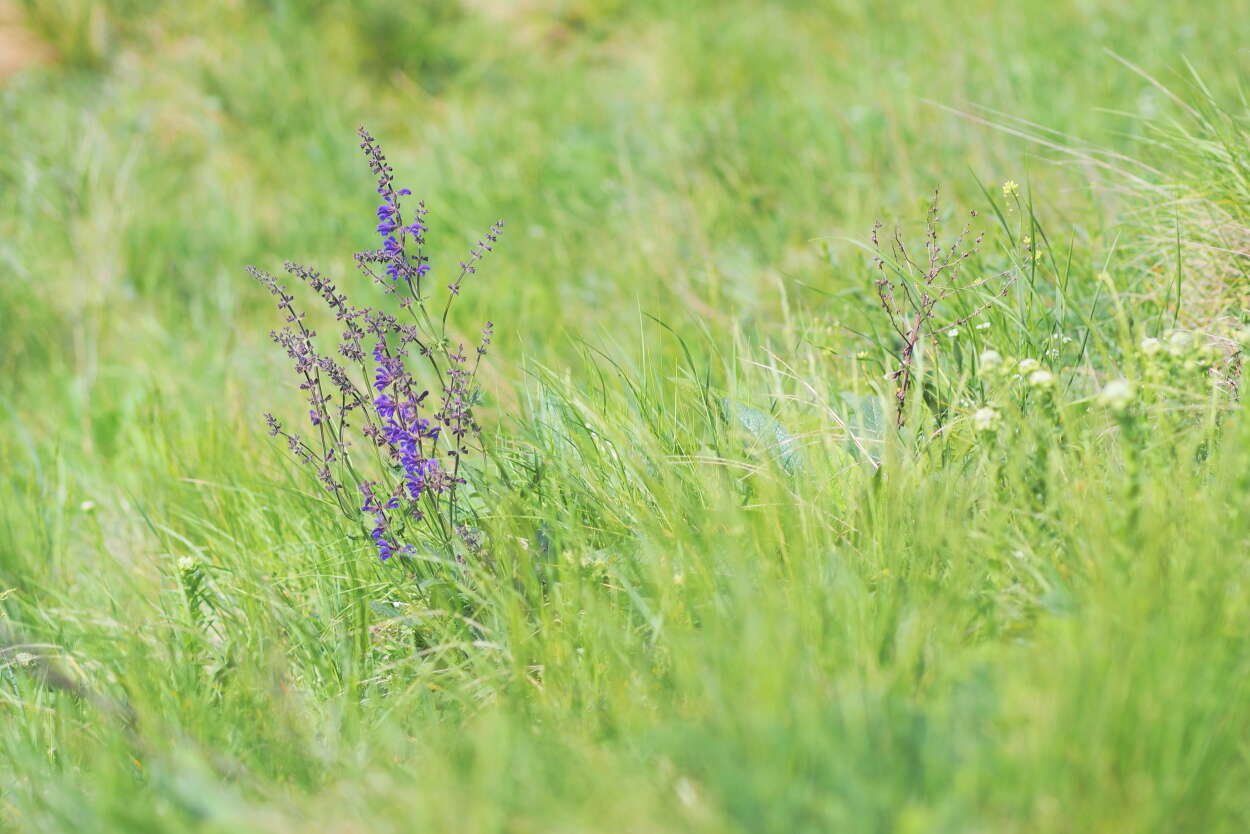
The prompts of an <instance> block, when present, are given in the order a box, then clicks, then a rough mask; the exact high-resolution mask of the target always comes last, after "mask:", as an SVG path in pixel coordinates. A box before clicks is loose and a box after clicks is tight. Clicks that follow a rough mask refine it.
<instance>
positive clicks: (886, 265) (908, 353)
mask: <svg viewBox="0 0 1250 834" xmlns="http://www.w3.org/2000/svg"><path fill="white" fill-rule="evenodd" d="M972 216H974V217H975V216H976V212H975V211H974V212H972ZM938 226H939V221H938V195H937V192H934V194H933V200H932V202H931V203H930V204H929V211H928V214H927V216H926V222H925V241H924V254H923V256H917V255H913V254H912V252H911V250H909V249H908V247H907V245H906V244H904V243H903V238H902V233H901V231H899V230H898V228H897V227H896V228H895V230H894V234H893V236H892V238H891V239H890V240H889V242H888V244H887V247H886V248H885V249H883V248H882V245H881V229H882V224H881V223H879V222H878V223H877V224H876V225H875V226H873V229H872V246H873V249H874V250H875V255H874V257H873V263H874V264H875V265H876V267H877V269H878V270H879V272H880V275H881V277H880V278H878V279H877V281H876V288H877V297H878V298H879V299H880V302H881V309H882V310H883V311H884V312H885V315H886V318H887V319H888V320H889V323H890V327H891V329H892V330H893V331H894V332H895V334H896V335H897V336H898V339H899V342H898V343H897V356H896V358H897V360H898V366H897V368H896V369H895V370H893V371H891V372H890V373H889V374H888V378H889V379H890V380H892V381H894V382H895V384H896V388H895V391H894V399H895V407H896V418H895V419H896V422H897V425H898V426H899V427H900V428H901V427H902V426H903V423H904V421H905V420H906V418H907V400H908V395H909V394H910V392H911V388H912V383H913V377H914V369H915V361H916V353H917V350H918V349H919V347H920V345H921V343H922V342H923V341H924V340H926V339H928V338H930V337H932V336H936V335H940V334H942V333H947V332H950V331H953V330H955V329H956V328H959V327H963V326H964V325H966V324H968V323H969V322H970V321H972V320H973V319H975V318H977V317H978V316H980V315H981V314H982V313H984V312H985V311H986V310H988V309H989V308H990V306H991V305H993V303H994V301H995V299H997V298H1001V297H1002V296H1004V295H1006V294H1007V292H1008V290H1010V289H1011V286H1012V284H1013V283H1014V282H1015V279H1016V277H1017V272H1016V270H1015V269H1014V268H1011V269H1007V270H1005V271H1003V272H999V273H997V274H994V275H989V276H985V277H981V278H972V279H965V278H964V276H963V274H962V272H963V270H964V267H965V266H966V264H967V262H968V261H969V260H970V259H971V258H973V257H974V256H975V255H976V254H977V253H978V252H979V251H980V249H981V243H982V241H983V240H984V238H985V235H984V233H981V234H978V235H977V236H976V237H975V238H974V239H972V240H971V241H970V240H969V239H968V235H969V233H970V227H969V226H965V227H964V228H963V229H962V230H960V232H959V234H958V235H957V236H956V237H955V239H954V240H953V241H951V242H950V243H949V244H948V245H946V246H943V245H942V244H941V243H940V242H939V240H938ZM982 288H986V289H988V290H989V293H990V295H989V297H988V298H984V299H983V300H982V301H980V302H979V303H977V304H976V305H975V306H974V307H973V308H972V310H971V311H970V312H966V313H965V314H963V315H962V316H960V317H958V318H956V319H955V320H954V321H943V320H942V318H943V315H942V314H943V302H947V301H950V300H951V299H953V298H954V297H956V296H958V295H962V294H965V293H969V292H972V291H975V290H978V289H982ZM965 309H966V308H965Z"/></svg>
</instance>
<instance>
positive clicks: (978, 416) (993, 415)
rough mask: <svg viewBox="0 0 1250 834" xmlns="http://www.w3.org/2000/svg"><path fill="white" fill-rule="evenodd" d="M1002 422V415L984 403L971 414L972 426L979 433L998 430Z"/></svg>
mask: <svg viewBox="0 0 1250 834" xmlns="http://www.w3.org/2000/svg"><path fill="white" fill-rule="evenodd" d="M1002 424H1003V416H1002V415H1001V414H999V413H998V409H996V408H994V406H992V405H984V406H981V407H980V408H978V409H977V410H976V411H975V412H973V414H972V427H973V428H974V429H976V430H977V431H978V432H981V433H989V432H995V431H998V428H999V426H1001V425H1002Z"/></svg>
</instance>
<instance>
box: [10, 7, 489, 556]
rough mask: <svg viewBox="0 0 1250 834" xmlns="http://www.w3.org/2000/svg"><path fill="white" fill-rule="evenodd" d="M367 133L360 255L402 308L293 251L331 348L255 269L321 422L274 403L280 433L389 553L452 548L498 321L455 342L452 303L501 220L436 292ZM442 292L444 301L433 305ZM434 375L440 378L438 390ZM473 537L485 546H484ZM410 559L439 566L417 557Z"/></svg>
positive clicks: (409, 209) (417, 225) (412, 214)
mask: <svg viewBox="0 0 1250 834" xmlns="http://www.w3.org/2000/svg"><path fill="white" fill-rule="evenodd" d="M0 2H3V0H0ZM359 136H360V147H361V150H363V151H364V154H365V158H366V159H367V161H368V164H369V170H370V171H371V172H372V174H373V176H374V178H375V182H376V185H377V193H378V195H379V197H378V200H377V202H376V203H374V204H373V205H375V206H376V208H375V214H376V216H377V221H376V223H377V225H376V231H377V233H378V235H379V236H380V239H381V242H380V244H379V246H378V248H376V249H370V250H368V251H365V252H359V253H357V254H356V258H355V263H356V267H357V268H358V269H359V270H360V271H361V272H363V273H364V274H365V275H366V276H368V277H369V278H371V279H372V280H373V281H375V282H376V283H377V284H378V285H380V286H381V287H382V289H383V291H384V292H385V293H387V294H388V295H393V296H396V298H395V299H393V300H392V301H393V302H394V306H396V307H397V308H398V312H400V313H402V314H403V315H402V316H401V317H397V316H396V315H395V314H393V313H392V312H388V311H387V310H386V309H381V308H371V307H356V306H353V305H352V304H350V303H349V301H348V298H347V295H346V294H345V293H342V292H340V291H339V289H338V288H337V287H336V286H335V284H334V282H333V281H331V280H330V279H329V278H327V277H326V276H325V275H322V274H321V273H320V272H318V271H316V270H315V269H311V268H309V267H305V266H301V265H299V264H295V263H290V262H288V263H286V264H284V267H285V269H286V271H287V272H288V273H289V274H290V275H291V276H292V277H293V278H295V279H296V280H297V281H298V282H299V283H301V284H303V285H305V286H307V287H308V288H310V289H311V290H312V291H313V292H314V293H315V294H316V296H317V297H318V298H319V299H320V300H321V301H323V302H324V303H325V304H326V305H327V306H328V307H329V312H330V313H331V314H332V316H333V320H334V321H335V322H337V326H338V327H340V328H341V332H340V333H336V334H335V335H334V336H333V340H332V342H331V343H330V347H329V352H328V353H323V352H322V350H323V348H322V346H321V345H320V344H319V341H320V340H319V339H318V336H317V333H316V332H315V331H314V330H313V329H312V326H311V318H310V317H309V316H308V315H307V314H306V313H305V312H304V311H303V310H301V309H299V307H297V305H296V302H295V294H294V293H293V292H292V291H291V290H289V289H288V287H287V286H286V285H285V284H283V283H281V282H279V281H278V279H276V278H274V276H272V275H269V274H268V273H265V272H261V271H260V270H256V269H253V268H251V267H249V272H251V274H252V276H253V277H254V278H255V279H256V280H257V281H259V282H260V283H261V284H262V285H263V286H264V287H265V288H266V289H267V290H268V291H269V292H270V294H271V295H272V296H273V297H274V299H275V300H276V302H277V307H278V310H279V312H280V314H281V316H282V318H283V320H284V322H285V323H284V324H283V325H281V326H280V328H279V329H277V330H274V331H273V332H272V333H271V334H270V335H271V338H272V339H273V341H274V342H276V343H277V344H278V346H279V347H281V348H282V349H283V350H284V351H285V353H286V355H287V357H288V358H289V359H290V361H291V364H292V366H293V367H294V371H295V375H296V382H297V384H298V387H299V390H300V393H301V395H302V397H303V399H304V405H303V406H302V410H303V411H306V412H307V414H308V419H309V422H310V423H311V425H312V431H311V432H308V433H307V434H306V435H303V436H301V435H299V434H296V433H295V432H294V431H292V430H291V429H290V428H288V427H286V426H284V424H283V423H282V422H280V421H279V420H278V418H277V417H275V416H273V415H266V416H265V423H266V426H267V428H268V430H269V434H270V435H271V436H273V437H274V438H275V441H276V442H279V443H281V444H282V445H283V446H284V447H285V448H286V449H287V450H288V451H289V452H290V454H291V455H293V456H294V458H295V459H296V460H297V461H298V462H299V463H300V465H301V466H304V467H307V471H308V473H309V474H310V475H312V476H315V477H316V478H317V479H318V480H319V481H320V482H321V484H322V485H323V486H324V488H325V490H326V491H327V492H328V494H329V495H330V497H331V503H332V504H334V505H337V509H338V510H339V511H341V512H342V514H343V515H344V516H345V517H347V518H348V519H350V520H351V521H352V522H353V524H357V525H359V529H360V530H361V532H363V533H364V534H365V535H367V536H368V538H369V540H370V543H371V546H372V548H374V549H376V551H377V554H378V558H380V559H381V560H383V561H386V560H388V559H391V558H392V557H394V556H400V557H405V556H409V555H412V554H415V553H417V552H419V551H418V549H417V546H416V545H417V544H418V543H419V542H422V541H425V540H427V539H436V540H438V541H439V546H440V547H442V546H449V545H451V544H452V543H451V542H449V541H448V536H449V535H457V534H458V535H461V536H462V537H463V536H464V535H465V534H464V532H463V531H465V530H469V529H470V528H469V527H468V526H467V525H466V524H465V519H467V517H468V515H469V514H470V513H471V512H473V510H472V509H470V508H469V507H468V506H466V504H465V502H464V500H463V498H461V499H459V500H458V499H457V489H458V487H459V486H460V485H464V484H467V483H468V478H469V474H468V471H469V470H467V469H465V468H464V467H463V466H462V461H463V460H464V456H465V455H468V454H470V453H471V452H472V451H473V450H474V449H475V448H476V446H477V443H476V442H475V441H477V440H478V438H480V433H481V430H480V427H479V426H478V424H477V422H476V421H475V420H474V415H473V407H474V404H475V403H476V402H477V399H478V383H477V379H478V377H477V372H478V361H479V360H480V359H481V357H482V355H483V354H485V353H486V350H487V347H488V346H489V345H490V342H491V329H490V325H489V324H487V326H486V327H485V328H484V329H483V330H482V337H481V340H480V342H479V343H478V345H477V351H476V355H475V354H474V351H472V350H465V349H464V347H463V346H455V347H454V346H453V344H452V342H451V339H450V338H449V336H448V333H447V328H448V325H447V324H445V323H446V322H448V319H447V306H445V304H446V305H450V303H451V302H452V301H454V300H455V297H456V295H457V294H458V293H460V292H461V287H462V283H463V282H464V281H466V280H467V279H468V277H469V276H471V275H473V274H474V273H475V272H476V270H477V265H478V263H479V261H480V260H481V259H482V257H483V256H484V254H485V253H487V252H490V251H491V248H492V246H493V245H494V243H495V240H496V238H497V236H498V234H499V231H500V226H499V224H496V225H495V226H492V227H491V229H490V231H489V232H487V233H486V235H484V236H483V237H482V238H481V239H480V240H479V241H478V242H477V244H476V245H475V246H473V247H472V248H471V249H470V250H469V254H468V256H467V257H465V258H463V259H462V260H461V269H460V273H459V275H457V276H456V277H455V278H454V280H452V281H451V283H450V284H448V286H449V287H450V288H451V289H450V290H449V292H450V293H451V295H450V296H448V297H447V298H446V300H445V301H444V299H443V298H437V299H436V298H434V296H435V295H439V296H441V295H442V293H441V292H440V291H439V287H437V286H434V285H433V283H432V282H428V281H423V280H422V278H423V277H424V276H426V275H427V274H428V273H429V272H430V265H429V255H428V253H427V251H426V249H425V247H426V239H425V236H426V235H427V234H428V233H429V227H428V225H427V224H426V222H425V219H426V215H427V209H426V207H425V204H424V203H422V202H420V201H413V203H412V204H411V205H410V204H403V208H401V199H402V198H404V197H408V196H410V195H411V194H412V192H411V191H410V190H409V189H407V188H396V186H395V184H394V173H393V171H392V170H391V166H390V164H389V163H388V162H387V160H386V156H385V154H383V153H382V149H381V147H379V145H378V143H377V141H376V140H375V139H374V138H373V136H371V135H370V134H369V132H368V131H366V130H365V129H364V128H361V129H360V131H359ZM375 240H377V238H375ZM453 263H454V262H453ZM453 274H454V273H453ZM450 277H451V276H449V278H450ZM440 283H443V284H447V282H446V281H444V282H440ZM390 303H392V302H388V304H390ZM434 304H437V305H439V306H438V308H437V309H432V305H434ZM430 385H437V386H438V387H436V388H434V393H433V395H431V392H430V390H429V386H430ZM299 411H300V410H299V409H296V410H293V412H292V413H299ZM349 484H356V485H357V486H358V488H359V489H360V500H359V501H357V500H355V498H354V497H353V496H351V495H349V493H348V486H347V485H349ZM449 530H450V531H453V532H452V533H450V534H449V532H448V531H449ZM472 549H473V552H475V553H476V552H479V550H480V547H479V546H478V545H474V546H473V548H472ZM406 569H407V570H412V571H414V572H418V573H421V572H424V571H427V570H432V568H429V567H428V566H425V565H423V564H418V563H412V564H410V565H407V566H406Z"/></svg>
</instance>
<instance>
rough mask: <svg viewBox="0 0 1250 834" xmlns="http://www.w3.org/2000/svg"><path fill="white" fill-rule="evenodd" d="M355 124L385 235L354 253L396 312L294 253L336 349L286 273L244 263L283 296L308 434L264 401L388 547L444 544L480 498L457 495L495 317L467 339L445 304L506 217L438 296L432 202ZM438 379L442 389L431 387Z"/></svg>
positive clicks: (284, 341)
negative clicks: (355, 301) (458, 336)
mask: <svg viewBox="0 0 1250 834" xmlns="http://www.w3.org/2000/svg"><path fill="white" fill-rule="evenodd" d="M359 135H360V139H361V144H360V147H361V149H362V150H363V151H364V152H365V157H366V158H367V159H368V162H369V167H370V170H371V171H372V172H373V174H374V176H375V177H376V178H377V183H378V186H377V191H378V194H379V196H380V197H381V198H382V199H381V204H380V205H379V206H378V208H377V220H378V223H377V233H378V235H379V236H380V237H381V238H382V245H381V247H380V248H378V249H372V250H368V251H365V252H359V253H357V254H356V256H355V262H356V266H357V268H358V269H359V270H360V271H361V272H362V273H363V274H365V275H367V276H369V277H370V278H371V279H372V280H373V281H374V282H376V283H377V284H379V285H380V286H381V287H382V288H383V290H384V291H385V292H386V293H388V294H391V295H395V296H397V297H398V306H399V315H398V316H395V315H391V314H390V313H387V312H385V311H383V310H378V309H373V308H370V307H356V306H353V305H352V304H350V303H349V301H348V298H347V296H346V295H345V294H343V293H341V292H340V291H339V289H338V288H337V287H336V286H335V285H334V283H333V282H331V281H330V280H329V279H328V278H326V277H325V276H324V275H322V274H321V273H319V272H318V271H316V270H314V269H310V268H309V267H306V266H302V265H300V264H296V263H291V262H287V263H286V264H285V265H284V266H285V269H286V271H287V273H289V274H290V275H292V276H294V277H295V278H296V279H298V280H299V281H300V282H301V283H303V284H305V285H307V286H308V287H309V288H310V289H311V290H312V291H313V292H315V293H316V294H317V295H318V296H319V297H320V298H321V300H322V301H323V302H324V303H325V304H326V305H327V306H328V307H329V309H330V311H331V312H333V313H334V317H335V319H336V321H337V322H338V323H339V325H340V326H341V327H342V332H341V334H340V336H339V340H338V341H339V344H338V346H337V350H336V352H337V354H338V357H339V358H336V357H335V356H333V355H332V354H331V353H328V352H323V351H322V350H321V349H320V348H319V347H318V346H317V344H316V341H315V340H316V336H317V334H316V333H315V332H314V331H313V330H311V329H310V328H309V326H308V324H307V323H306V315H305V313H303V312H301V311H300V310H299V309H297V308H296V306H295V303H294V301H295V299H294V296H292V295H291V294H290V293H288V292H287V289H286V287H285V286H284V285H283V284H281V283H279V281H278V280H277V279H276V278H274V277H273V276H272V275H270V274H268V273H266V272H263V271H261V270H259V269H256V268H255V267H249V268H248V271H249V272H250V273H251V274H252V276H253V277H255V278H256V279H257V280H258V281H260V282H261V283H262V284H263V285H264V286H265V287H266V288H267V289H268V290H269V292H270V293H271V294H272V295H273V296H274V297H275V298H276V299H277V300H278V310H279V311H280V312H281V313H282V314H283V315H284V316H285V318H286V325H285V326H284V327H282V328H281V329H279V330H275V331H272V333H271V334H270V335H271V337H272V338H273V341H274V342H276V343H277V344H279V345H281V346H282V347H283V348H284V349H285V350H286V353H287V356H288V357H289V358H290V359H291V361H292V362H293V363H294V369H295V373H296V375H297V377H298V378H299V387H300V390H301V391H302V392H303V393H304V396H305V397H306V399H307V405H308V420H309V423H310V425H311V432H310V434H309V436H308V437H305V436H303V435H300V434H298V433H297V432H296V431H294V430H292V429H289V428H287V427H285V426H284V425H283V424H282V422H281V421H279V420H278V418H276V417H274V415H272V414H266V415H265V420H266V422H267V423H268V426H269V432H270V434H271V435H273V436H275V437H280V438H282V439H283V440H285V441H286V445H287V447H288V449H289V450H290V452H291V454H292V455H293V456H294V457H295V458H296V460H297V461H299V462H300V463H301V464H303V465H305V466H308V467H309V468H310V469H312V470H313V471H315V472H316V475H317V478H318V479H319V480H320V482H321V484H322V485H323V486H324V488H325V489H326V491H327V492H329V493H330V494H331V496H332V497H333V499H334V501H335V502H336V503H337V504H338V507H339V509H340V510H341V511H342V512H343V514H344V515H345V516H346V517H347V518H349V519H352V520H353V521H359V522H362V523H364V524H365V526H366V528H367V529H368V531H369V536H370V537H371V538H372V540H373V542H374V544H375V545H376V547H377V550H378V555H379V556H380V557H381V558H382V559H384V560H385V559H389V558H390V557H391V556H393V555H396V554H397V553H398V554H405V553H411V552H413V551H414V550H415V542H416V540H418V539H420V538H421V537H422V536H423V535H424V536H432V537H433V538H434V539H435V540H437V541H438V542H441V543H442V544H444V545H446V544H448V543H450V542H451V541H452V538H453V537H454V536H457V535H463V534H464V529H465V528H464V524H465V518H466V517H467V516H468V514H469V513H470V512H471V508H469V507H467V506H466V505H465V502H464V501H463V500H462V495H461V493H462V489H461V488H462V487H463V486H464V485H465V483H466V478H465V475H466V471H465V468H464V465H463V461H464V458H465V456H466V455H468V454H470V453H471V451H472V450H473V449H474V447H475V445H478V446H479V448H480V444H477V441H478V440H479V438H480V431H481V429H480V427H479V426H478V424H477V422H476V420H475V419H474V415H473V406H474V404H475V403H476V402H477V399H478V385H477V371H478V366H479V363H480V362H481V360H482V357H483V356H485V354H486V351H487V348H488V346H489V345H490V342H491V336H492V324H491V323H490V322H486V324H485V326H484V327H483V328H482V331H481V337H480V340H479V342H478V344H477V345H476V347H475V348H474V347H470V348H469V349H468V350H466V348H465V346H464V345H463V344H462V343H458V342H456V341H455V340H454V339H453V338H452V337H451V336H450V335H449V332H448V315H449V313H450V310H451V305H452V304H453V302H454V301H455V299H456V298H457V297H458V295H459V293H460V289H461V285H462V284H463V282H464V280H465V279H466V278H467V277H468V276H470V275H472V274H474V273H475V272H476V271H477V267H478V264H479V263H480V261H481V260H482V258H483V257H484V256H485V255H486V253H487V252H490V251H491V250H492V248H493V246H494V244H495V242H496V240H497V239H498V236H499V234H500V232H501V230H502V227H503V224H502V221H501V222H499V223H496V224H495V225H494V226H492V227H491V229H490V231H489V232H487V234H486V235H485V236H484V237H483V238H482V239H481V240H479V241H478V243H477V245H476V246H474V247H473V248H472V250H471V251H470V253H469V256H468V257H467V258H466V259H465V260H464V261H463V262H461V264H460V269H459V273H458V274H457V275H456V277H455V278H454V280H452V281H451V282H450V283H449V284H447V285H446V287H445V289H446V295H445V297H443V299H442V301H441V303H436V302H435V300H434V299H435V297H434V294H433V292H432V289H433V288H432V287H431V286H430V285H431V283H432V279H431V276H430V263H429V257H428V255H427V253H426V231H427V228H426V224H425V220H426V213H427V211H426V207H425V204H424V202H417V203H416V205H415V206H414V207H412V208H411V209H408V208H407V207H406V205H405V201H404V198H405V197H409V196H410V195H411V193H412V192H411V191H409V190H408V189H406V188H399V189H397V188H395V185H394V174H393V172H392V170H391V167H390V165H388V164H387V161H386V157H385V156H384V155H383V153H382V149H381V147H380V146H379V145H378V143H377V142H376V141H375V140H374V138H373V137H372V136H371V135H370V134H369V133H368V131H366V130H365V129H364V128H360V130H359ZM340 358H341V360H343V361H340ZM431 390H434V391H436V392H437V393H435V394H434V395H433V397H431ZM357 495H359V499H357V498H356V497H355V496H357ZM358 501H359V503H357V502H358Z"/></svg>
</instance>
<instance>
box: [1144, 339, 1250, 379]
mask: <svg viewBox="0 0 1250 834" xmlns="http://www.w3.org/2000/svg"><path fill="white" fill-rule="evenodd" d="M1229 335H1230V337H1231V339H1232V340H1237V341H1239V337H1241V336H1242V331H1237V332H1235V333H1230V334H1229ZM1245 336H1246V339H1247V342H1250V333H1246V334H1245ZM1137 347H1138V350H1139V351H1140V353H1141V355H1142V357H1143V358H1144V359H1146V360H1147V367H1148V368H1152V369H1155V370H1166V369H1180V370H1185V371H1196V370H1204V371H1205V370H1208V369H1209V368H1211V367H1212V366H1213V365H1214V364H1215V363H1216V360H1217V359H1218V358H1219V353H1220V352H1219V350H1218V349H1217V347H1216V345H1215V343H1214V341H1213V340H1212V339H1211V338H1210V337H1209V336H1208V335H1207V334H1205V333H1197V332H1194V331H1192V330H1180V329H1173V330H1167V331H1165V332H1164V333H1162V334H1161V335H1159V336H1147V337H1146V338H1144V339H1142V340H1141V342H1140V343H1139V344H1138V346H1137Z"/></svg>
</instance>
